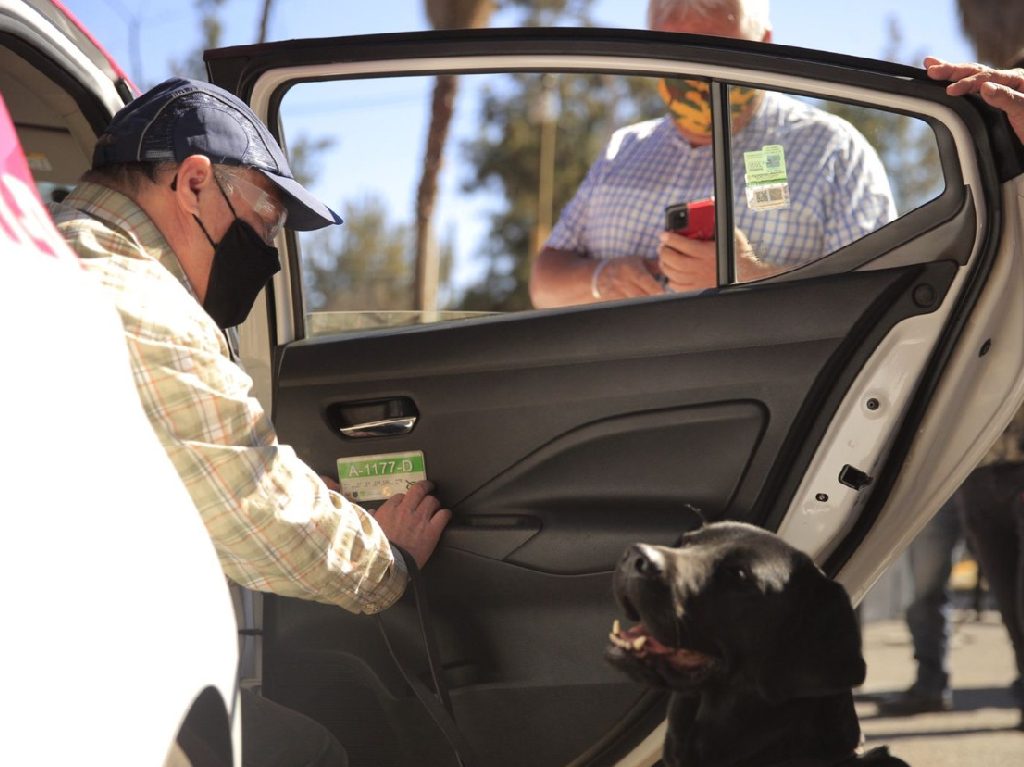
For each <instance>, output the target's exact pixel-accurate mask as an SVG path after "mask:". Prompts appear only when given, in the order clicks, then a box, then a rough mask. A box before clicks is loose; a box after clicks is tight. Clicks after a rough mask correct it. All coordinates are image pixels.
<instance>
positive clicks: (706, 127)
mask: <svg viewBox="0 0 1024 767" xmlns="http://www.w3.org/2000/svg"><path fill="white" fill-rule="evenodd" d="M658 93H660V94H661V98H662V99H664V101H665V104H666V105H667V106H668V111H669V114H671V115H672V119H673V121H674V122H675V124H676V125H678V126H679V128H680V129H681V130H682V131H684V132H685V133H688V134H690V135H694V136H710V135H711V88H710V86H709V85H708V84H707V83H705V82H701V81H700V80H677V79H675V78H663V79H661V80H659V81H658ZM760 95H761V91H759V90H757V89H756V88H744V87H743V86H739V85H733V86H730V87H729V111H730V112H731V113H732V119H733V129H734V130H735V129H736V128H737V126H736V122H737V119H738V118H740V117H742V116H745V115H747V114H749V113H750V112H751V111H753V108H754V107H755V106H756V105H757V100H758V97H759V96H760Z"/></svg>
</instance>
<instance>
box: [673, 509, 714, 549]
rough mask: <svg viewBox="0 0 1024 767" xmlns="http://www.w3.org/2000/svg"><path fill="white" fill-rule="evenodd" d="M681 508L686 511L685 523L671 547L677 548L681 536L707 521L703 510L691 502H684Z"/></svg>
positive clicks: (680, 542)
mask: <svg viewBox="0 0 1024 767" xmlns="http://www.w3.org/2000/svg"><path fill="white" fill-rule="evenodd" d="M683 510H684V511H685V512H686V524H685V526H684V527H683V532H681V533H680V534H679V537H678V538H676V540H675V543H673V544H672V547H673V548H678V547H679V546H680V545H682V543H683V536H684V535H686V534H687V533H692V532H693V531H694V530H699V529H700V528H702V527H704V525H706V524H707V523H708V521H707V519H706V518H705V517H704V512H703V511H701V510H700V509H698V508H697V507H696V506H694V505H693V504H691V503H684V504H683Z"/></svg>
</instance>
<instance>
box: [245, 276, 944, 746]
mask: <svg viewBox="0 0 1024 767" xmlns="http://www.w3.org/2000/svg"><path fill="white" fill-rule="evenodd" d="M954 273H955V264H954V263H953V262H938V263H933V264H927V265H918V266H912V267H904V268H900V269H892V270H879V271H871V272H860V273H851V274H845V275H839V276H831V277H823V278H817V279H812V280H805V281H800V282H792V283H784V284H765V285H759V286H748V287H741V288H735V289H732V290H730V291H725V292H723V293H719V294H707V295H697V296H687V297H674V298H665V299H655V300H648V301H637V302H633V303H631V304H629V305H619V306H616V307H614V308H607V309H588V310H578V309H570V310H564V311H560V312H551V313H536V314H533V315H530V316H519V317H518V318H517V319H516V321H515V322H508V321H507V320H506V319H504V318H496V319H485V320H480V321H477V322H474V323H463V324H458V323H456V324H441V325H434V326H428V327H423V328H417V329H410V330H399V331H391V332H384V333H376V334H373V335H367V336H349V337H339V338H337V339H334V340H329V341H324V340H319V341H308V342H299V343H296V344H292V345H290V346H288V347H287V348H285V349H284V350H283V352H282V355H281V357H280V359H279V361H278V372H277V380H278V389H277V393H276V397H275V402H276V405H277V410H276V412H275V420H276V421H277V423H278V424H279V431H280V436H281V439H282V440H283V441H286V442H288V443H290V444H292V445H294V446H296V448H297V449H298V450H299V452H300V454H302V455H303V456H305V457H306V458H307V460H309V461H310V462H311V463H312V464H313V465H314V466H316V467H317V468H318V469H319V470H320V471H322V472H324V473H330V472H332V471H333V466H334V462H335V461H336V460H337V459H338V458H340V457H354V456H358V455H370V454H379V453H387V452H404V451H408V450H422V451H423V452H424V454H425V457H426V467H427V473H428V476H429V477H430V478H431V479H432V480H433V481H435V482H436V483H437V487H438V493H439V494H440V496H441V498H442V499H443V500H444V501H445V503H447V504H449V505H450V506H451V508H452V511H453V513H454V519H453V522H452V524H451V526H450V529H449V531H448V532H446V534H445V535H444V536H443V537H442V540H441V543H440V546H439V548H438V550H437V552H436V553H435V555H434V557H433V558H432V559H431V561H430V563H429V565H428V567H427V569H426V571H425V572H424V576H423V577H424V583H425V587H426V589H427V593H428V594H429V598H430V605H431V613H432V616H433V623H434V627H435V631H436V635H437V641H438V647H439V652H440V656H441V659H442V661H443V664H444V666H445V668H446V670H447V672H446V673H447V674H448V676H447V677H446V679H447V680H448V683H449V684H450V685H451V687H452V697H453V701H454V705H455V714H456V718H457V720H458V722H459V726H460V729H462V730H463V731H464V732H465V734H466V736H467V737H468V738H469V739H470V741H471V742H472V743H473V744H474V747H475V750H477V751H479V752H481V753H482V754H484V756H483V757H482V759H483V761H482V762H481V763H482V764H488V765H491V764H493V765H506V764H508V765H512V764H527V763H529V764H536V765H547V764H551V765H555V764H564V763H567V762H569V761H571V759H572V758H574V757H576V756H578V755H580V754H581V753H583V752H584V751H586V750H588V749H591V748H594V747H595V745H596V744H599V743H601V742H602V741H603V739H604V737H605V735H606V734H607V733H608V732H609V731H610V730H614V726H615V725H617V724H618V725H621V724H622V723H623V722H627V721H629V720H631V719H632V718H635V717H636V716H639V715H640V714H641V713H643V712H646V711H649V710H652V707H654V708H656V707H657V706H659V705H661V702H660V701H659V700H657V699H651V698H650V697H649V696H645V695H644V691H643V690H642V689H641V688H638V687H633V686H632V685H629V684H626V683H624V680H623V679H622V678H621V677H620V675H617V674H616V673H614V672H613V671H612V670H611V669H610V668H605V667H604V665H603V663H602V661H601V659H600V658H601V651H602V646H603V643H604V641H605V640H604V636H605V634H606V632H607V629H608V626H609V623H610V619H611V617H612V616H613V615H614V610H613V608H612V604H611V601H610V573H611V570H612V568H613V567H614V565H615V562H616V561H617V559H618V557H619V555H620V553H621V551H622V550H623V549H624V547H625V546H626V545H628V544H629V543H631V542H635V541H637V540H644V541H648V542H652V543H661V544H670V543H671V542H672V541H673V540H674V539H675V538H676V537H677V536H678V535H679V533H680V532H682V531H683V530H685V529H688V528H689V527H690V526H692V525H693V524H694V515H693V513H692V512H691V511H690V510H688V509H687V508H686V505H687V504H692V505H693V506H696V507H698V508H700V509H701V510H702V512H703V513H704V514H705V515H706V516H707V517H708V518H715V519H717V518H724V517H728V518H734V519H746V520H749V521H753V522H764V520H765V519H766V518H767V515H768V513H769V512H770V511H771V510H772V509H773V508H774V504H773V501H774V499H773V498H771V497H765V496H764V493H765V492H766V489H768V488H771V487H773V482H774V481H775V477H776V474H778V473H779V472H781V471H782V470H783V468H784V469H785V472H784V473H787V474H788V472H790V471H792V467H791V466H790V465H789V462H790V461H792V460H794V459H797V460H805V459H806V457H805V456H804V455H803V453H802V452H801V450H800V449H799V448H800V447H801V446H802V445H803V444H804V442H808V443H810V442H813V439H814V435H815V434H819V435H820V431H821V430H823V429H824V428H825V424H827V421H828V416H829V414H830V413H829V408H830V407H833V408H834V406H835V401H836V400H835V398H834V397H833V396H832V395H833V394H834V391H835V390H834V387H835V386H836V385H837V383H839V382H841V381H842V380H844V379H845V378H846V377H848V376H850V375H853V374H854V373H856V371H857V370H858V369H859V367H860V365H861V364H862V362H863V360H864V359H865V357H866V356H867V355H869V354H870V353H871V351H872V349H873V348H874V346H875V344H877V341H878V338H879V337H880V336H881V335H882V334H884V332H885V330H886V329H887V328H889V327H891V326H892V325H893V324H894V323H896V322H898V321H899V320H900V319H903V318H905V317H908V316H914V315H916V314H919V313H922V312H927V311H929V310H930V309H931V308H934V306H936V305H937V303H938V301H939V300H940V299H941V296H942V295H943V294H944V293H945V290H946V289H947V288H948V286H949V282H950V280H951V279H952V276H953V274H954ZM923 285H926V286H928V290H929V291H930V295H931V296H932V298H933V300H932V301H931V302H929V303H928V304H927V305H925V306H922V305H921V302H920V301H916V302H915V300H914V296H915V295H918V296H919V295H920V294H921V290H922V286H923ZM426 349H429V361H428V363H427V364H424V363H423V361H422V359H423V357H422V352H421V351H419V350H426ZM751 371H757V374H756V376H752V375H751ZM399 398H404V399H407V400H409V401H411V402H412V403H414V406H415V410H416V412H417V413H418V420H417V422H416V425H415V427H414V428H413V430H412V432H411V433H409V434H404V435H397V436H391V437H382V438H363V439H350V438H345V437H343V436H341V435H340V434H339V433H338V431H337V428H336V425H335V424H334V423H333V422H332V420H331V419H330V418H329V417H328V416H327V413H328V411H329V410H330V409H331V408H332V407H333V406H335V405H337V404H338V403H352V402H372V401H377V402H382V401H388V400H394V399H399ZM780 462H786V465H785V466H784V467H781V466H780ZM267 602H268V604H267V620H266V626H265V631H266V635H267V643H268V644H267V648H266V654H265V661H264V673H265V689H266V690H267V692H268V694H270V695H271V696H272V697H274V698H276V699H278V700H280V701H281V702H283V703H285V704H287V705H292V706H295V707H297V708H299V709H300V710H305V711H308V712H309V713H311V714H312V715H314V716H316V717H317V718H318V719H320V720H321V721H324V722H325V723H328V724H329V725H330V726H332V727H333V728H334V729H335V730H336V732H338V733H339V735H340V736H341V737H342V739H343V741H344V742H345V743H346V746H348V745H349V744H350V743H357V742H358V740H357V741H353V740H351V738H354V737H356V736H355V734H354V732H353V730H354V729H358V724H359V722H361V721H362V720H363V719H364V718H365V716H366V715H367V713H368V712H367V710H366V709H360V710H352V711H350V712H349V713H350V716H349V718H346V715H345V714H344V712H342V711H339V710H336V707H334V706H327V707H325V706H324V705H323V700H324V699H325V696H328V695H329V691H330V690H332V689H340V688H339V687H338V686H337V685H339V684H340V682H339V679H340V678H345V679H346V680H348V681H347V682H346V685H348V686H346V687H345V689H346V690H349V693H348V694H352V695H354V696H355V697H356V698H358V699H363V700H365V699H366V698H370V699H372V700H377V701H379V700H383V699H388V700H390V697H397V698H399V699H402V698H403V697H404V699H406V701H407V702H409V701H411V700H414V699H413V698H411V694H410V693H409V692H408V691H405V693H404V696H403V691H402V685H401V683H400V681H396V670H395V667H394V661H393V660H392V659H391V658H390V657H389V656H388V655H387V653H386V652H385V651H384V648H383V645H382V644H381V640H380V638H379V636H377V634H376V629H375V628H374V626H373V625H371V624H372V619H367V618H362V617H356V616H351V615H347V614H345V613H343V612H342V611H339V610H333V609H331V608H326V607H323V606H319V605H313V604H310V603H307V602H302V601H300V600H290V599H282V598H268V599H267ZM414 616H415V605H414V604H413V603H412V602H411V601H410V599H409V598H408V597H406V599H404V600H403V602H402V603H401V604H400V605H398V606H397V607H396V608H393V609H392V610H389V611H388V613H387V615H386V618H385V622H386V623H387V625H388V626H389V627H390V628H389V632H390V633H392V634H393V636H394V639H393V641H394V643H395V646H396V652H398V653H399V654H400V655H401V656H403V657H404V658H405V659H406V660H409V661H411V662H413V663H414V664H416V665H417V668H420V669H421V670H424V671H425V668H426V667H425V665H424V663H425V661H424V660H423V654H422V651H421V650H420V649H418V648H419V647H420V646H421V642H420V638H419V629H418V627H417V624H416V621H415V619H414ZM375 642H376V645H375V644H374V643H375ZM580 657H585V658H587V659H588V660H587V661H586V662H582V663H581V662H578V661H577V659H579V658H580ZM353 669H358V673H356V671H353ZM353 675H355V676H358V678H359V682H358V683H359V685H361V687H360V688H359V690H356V689H354V688H352V686H351V684H350V682H351V679H350V677H353ZM389 696H390V697H389ZM638 707H639V709H641V711H639V712H638ZM566 712H577V713H576V714H571V715H570V714H567V713H566ZM583 712H585V713H583ZM371 716H374V717H380V718H381V719H382V720H384V721H388V722H389V727H391V728H392V729H394V730H396V731H397V730H402V729H403V728H408V727H419V728H422V729H424V730H425V731H429V730H430V728H429V726H427V725H425V724H424V722H423V721H422V720H423V717H424V714H423V712H422V710H420V709H419V708H418V707H417V706H415V705H408V706H404V707H402V706H394V707H391V708H387V707H385V708H384V710H382V711H376V712H375V713H372V714H371ZM567 717H568V718H567ZM500 728H512V729H514V730H519V729H526V730H527V731H529V732H531V733H534V734H536V737H530V738H525V739H523V740H522V741H517V742H516V743H511V744H509V743H505V744H504V745H503V746H502V748H501V749H498V750H495V748H494V741H493V739H492V735H493V733H494V732H495V731H496V730H497V729H500ZM564 728H570V729H572V730H573V733H574V735H573V737H571V738H566V737H560V736H559V733H561V731H562V730H563V729H564ZM359 737H365V734H364V735H362V736H359ZM430 737H433V738H434V739H436V738H437V735H436V732H435V734H434V735H432V736H430ZM540 744H543V746H542V745H540ZM435 745H437V747H438V748H442V747H443V744H440V745H438V744H435ZM353 748H354V750H355V752H356V753H357V755H359V759H369V758H370V757H369V754H370V752H371V751H372V750H373V744H372V743H367V745H366V748H367V751H365V752H361V751H360V747H359V746H358V745H354V746H353ZM538 748H546V749H552V750H551V751H550V752H549V753H547V754H546V755H544V756H541V755H539V754H538V752H537V749H538ZM360 754H361V755H360ZM373 758H374V759H376V760H378V761H372V762H371V761H358V760H354V761H353V763H354V764H360V763H365V764H370V763H373V764H390V763H394V764H406V763H411V762H406V761H402V760H403V759H405V758H406V756H403V755H402V754H398V753H397V752H396V754H394V755H393V758H394V759H395V760H396V761H393V762H387V761H379V760H380V759H382V758H383V757H381V756H380V754H378V753H376V752H374V756H373ZM389 758H392V757H389ZM442 763H443V762H442Z"/></svg>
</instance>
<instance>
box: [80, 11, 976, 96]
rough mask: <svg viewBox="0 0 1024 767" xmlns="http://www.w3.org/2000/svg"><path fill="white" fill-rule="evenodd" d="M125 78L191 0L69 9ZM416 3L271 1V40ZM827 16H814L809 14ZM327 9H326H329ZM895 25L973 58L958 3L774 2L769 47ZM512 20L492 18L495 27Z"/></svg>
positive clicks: (194, 34)
mask: <svg viewBox="0 0 1024 767" xmlns="http://www.w3.org/2000/svg"><path fill="white" fill-rule="evenodd" d="M65 2H66V4H67V6H68V7H69V8H70V9H71V11H72V12H73V13H74V14H75V15H77V16H78V17H79V18H80V19H81V20H82V21H83V22H84V23H85V25H86V26H87V27H88V28H89V29H90V30H91V31H92V32H93V34H95V35H96V37H97V38H98V39H99V40H100V41H101V42H102V43H103V44H104V45H105V46H106V47H107V49H108V50H109V51H110V53H111V54H112V55H113V56H114V58H116V59H117V60H118V61H119V62H120V63H121V65H122V66H123V67H125V69H127V70H128V71H129V74H131V75H132V76H133V77H135V78H140V72H139V71H138V66H137V65H136V63H135V58H134V57H133V56H132V52H131V45H130V40H131V33H130V30H131V28H132V23H133V21H134V22H136V23H138V29H139V37H138V39H139V49H140V50H141V52H142V53H141V78H140V79H141V80H143V81H144V82H147V83H155V82H158V81H159V80H161V79H163V77H164V76H165V75H166V74H167V71H168V69H167V67H168V61H170V60H171V59H172V58H181V57H182V56H183V55H184V54H185V53H186V52H187V51H189V50H191V49H193V48H194V47H195V46H196V45H197V42H198V39H199V28H198V23H197V16H196V13H195V12H194V11H193V10H192V7H191V4H190V3H188V1H187V0H134V1H133V0H65ZM261 6H262V2H260V0H230V1H229V2H228V3H227V4H226V5H225V8H224V11H223V14H222V15H223V18H224V26H225V29H224V42H225V44H241V43H251V42H252V41H253V40H254V39H255V35H256V26H257V21H258V18H259V16H258V15H259V9H260V7H261ZM421 6H422V2H421V0H373V1H372V2H366V1H365V0H335V2H331V3H327V2H324V0H277V8H276V10H275V12H274V13H273V15H272V17H271V24H270V38H271V39H274V40H281V39H288V38H295V37H312V36H316V37H323V36H333V35H348V34H364V33H369V32H401V31H409V30H416V29H424V28H425V27H426V19H425V17H424V15H423V11H422V7H421ZM645 6H646V4H645V3H644V2H643V0H596V2H595V4H594V9H595V13H594V15H595V17H596V19H597V21H598V22H600V23H601V24H602V25H606V26H610V27H636V26H642V25H643V17H644V8H645ZM814 7H819V8H827V9H828V11H827V14H824V15H815V14H813V13H812V12H811V10H810V9H812V8H814ZM328 8H329V10H327V9H328ZM890 17H892V18H895V19H896V21H897V22H898V23H899V26H900V28H901V30H902V32H903V36H904V46H903V48H904V51H905V52H906V53H907V54H913V55H914V56H915V57H916V55H917V54H919V53H926V52H929V53H935V54H938V55H942V56H945V57H948V58H953V59H958V60H966V59H973V52H972V49H971V47H970V45H969V43H967V41H966V40H965V39H964V38H963V36H962V34H961V33H960V26H959V20H958V18H957V11H956V2H955V0H903V1H902V2H900V3H895V2H893V1H892V0H858V2H850V3H844V2H826V3H818V4H814V3H810V2H808V1H807V0H774V2H773V3H772V19H773V24H774V28H775V42H776V43H780V44H785V45H799V46H802V47H806V48H820V49H822V50H829V51H837V52H840V53H849V54H854V55H857V56H866V57H869V58H878V57H880V56H881V55H882V52H883V51H884V49H885V47H886V41H887V31H886V30H887V25H888V22H887V20H888V19H889V18H890ZM503 18H504V19H505V20H504V23H505V24H508V23H510V21H509V20H508V17H507V16H505V17H502V16H501V15H499V16H498V18H496V19H495V26H500V25H502V22H503Z"/></svg>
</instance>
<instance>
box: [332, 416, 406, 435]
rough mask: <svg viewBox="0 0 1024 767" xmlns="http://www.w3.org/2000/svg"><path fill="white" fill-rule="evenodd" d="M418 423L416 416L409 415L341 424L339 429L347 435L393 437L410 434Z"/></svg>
mask: <svg viewBox="0 0 1024 767" xmlns="http://www.w3.org/2000/svg"><path fill="white" fill-rule="evenodd" d="M415 425H416V416H414V415H407V416H401V417H400V418H385V419H383V420H380V421H366V422H365V423H357V424H353V425H352V426H339V427H338V431H340V432H341V433H342V434H344V435H345V436H346V437H393V436H396V435H398V434H408V433H409V432H411V431H412V427H413V426H415Z"/></svg>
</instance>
